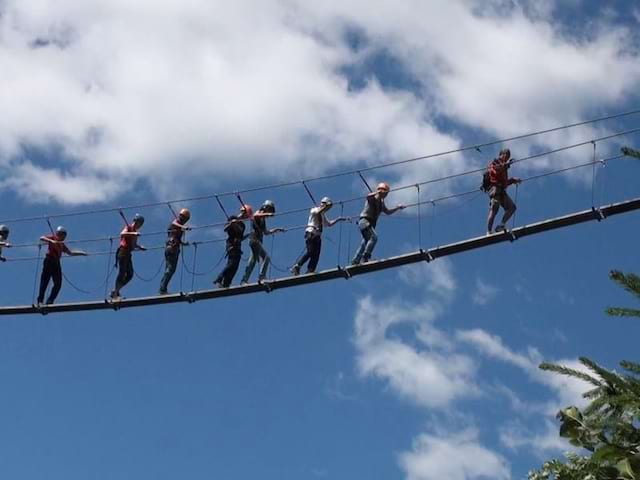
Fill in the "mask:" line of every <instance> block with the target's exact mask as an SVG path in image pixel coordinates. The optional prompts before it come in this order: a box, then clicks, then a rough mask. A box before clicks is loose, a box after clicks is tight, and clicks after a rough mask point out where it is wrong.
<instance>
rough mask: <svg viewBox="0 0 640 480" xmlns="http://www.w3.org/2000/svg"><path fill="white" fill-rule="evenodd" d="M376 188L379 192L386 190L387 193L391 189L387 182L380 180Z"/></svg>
mask: <svg viewBox="0 0 640 480" xmlns="http://www.w3.org/2000/svg"><path fill="white" fill-rule="evenodd" d="M377 190H378V191H379V192H387V193H389V192H390V191H391V187H390V186H389V184H388V183H387V182H380V183H379V184H378V188H377Z"/></svg>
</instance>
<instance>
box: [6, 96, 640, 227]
mask: <svg viewBox="0 0 640 480" xmlns="http://www.w3.org/2000/svg"><path fill="white" fill-rule="evenodd" d="M638 113H640V109H638V110H632V111H628V112H622V113H618V114H613V115H608V116H604V117H599V118H595V119H590V120H585V121H582V122H576V123H571V124H566V125H561V126H557V127H553V128H549V129H545V130H538V131H534V132H530V133H526V134H522V135H516V136H513V137H507V138H503V139H500V140H494V141H490V142H484V143H480V144H475V145H469V146H464V147H460V148H456V149H452V150H448V151H443V152H437V153H433V154H429V155H422V156H419V157H413V158H408V159H404V160H398V161H393V162H385V163H380V164H378V165H372V166H369V167H364V168H359V169H355V170H347V171H342V172H337V173H333V174H328V175H322V176H317V177H312V178H307V179H300V180H295V181H287V182H281V183H275V184H271V185H262V186H257V187H253V188H247V189H244V190H234V191H233V192H224V193H215V194H207V195H200V196H195V197H190V198H183V199H177V200H170V201H166V200H165V201H159V202H149V203H145V204H138V205H127V206H121V207H107V208H102V209H92V210H84V211H77V212H70V213H59V214H53V215H45V216H36V217H24V218H16V219H9V220H0V223H18V222H28V221H36V220H43V219H46V218H64V217H70V216H79V215H90V214H97V213H110V212H117V211H123V210H129V209H141V208H151V207H158V206H166V205H167V204H169V203H180V202H195V201H202V200H211V199H214V198H216V197H223V196H231V195H234V196H236V195H238V194H241V193H251V192H258V191H264V190H274V189H278V188H284V187H289V186H295V185H300V184H304V183H309V182H313V181H319V180H327V179H332V178H338V177H342V176H348V175H354V174H361V173H362V172H370V171H373V170H377V169H381V168H388V167H394V166H398V165H404V164H407V163H412V162H417V161H420V160H427V159H432V158H437V157H441V156H446V155H451V154H454V153H461V152H465V151H469V150H479V149H481V148H485V147H489V146H493V145H498V144H503V143H508V142H513V141H516V140H522V139H525V138H531V137H536V136H540V135H545V134H547V133H552V132H557V131H560V130H566V129H570V128H575V127H579V126H584V125H589V124H593V123H598V122H603V121H607V120H613V119H616V118H621V117H625V116H630V115H636V114H638ZM626 133H632V132H626Z"/></svg>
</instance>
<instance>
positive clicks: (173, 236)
mask: <svg viewBox="0 0 640 480" xmlns="http://www.w3.org/2000/svg"><path fill="white" fill-rule="evenodd" d="M190 218H191V212H190V211H189V210H188V209H187V208H183V209H182V210H180V213H179V214H178V216H177V217H176V218H175V219H174V220H173V222H171V223H170V224H169V226H168V227H167V236H168V238H167V242H166V245H165V249H164V263H165V270H164V275H163V276H162V280H161V281H160V291H159V294H160V295H166V294H167V293H169V292H168V291H167V288H168V287H169V282H170V281H171V278H172V277H173V274H174V273H176V268H177V267H178V259H179V258H180V247H182V246H183V245H188V243H185V242H183V241H182V237H183V236H184V232H186V231H187V230H190V228H189V227H187V226H186V223H187V222H188V221H189V219H190Z"/></svg>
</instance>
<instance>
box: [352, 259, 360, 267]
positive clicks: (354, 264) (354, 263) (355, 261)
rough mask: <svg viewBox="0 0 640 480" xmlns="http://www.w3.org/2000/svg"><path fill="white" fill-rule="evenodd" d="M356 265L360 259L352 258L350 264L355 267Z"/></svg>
mask: <svg viewBox="0 0 640 480" xmlns="http://www.w3.org/2000/svg"><path fill="white" fill-rule="evenodd" d="M356 265H360V260H352V261H351V266H353V267H355V266H356Z"/></svg>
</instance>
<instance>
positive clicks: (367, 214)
mask: <svg viewBox="0 0 640 480" xmlns="http://www.w3.org/2000/svg"><path fill="white" fill-rule="evenodd" d="M386 211H387V207H386V206H385V204H384V198H377V197H376V196H375V195H371V196H368V197H367V199H366V200H365V202H364V208H363V209H362V212H361V213H360V218H366V219H367V220H369V223H371V226H372V227H374V228H375V226H376V224H377V223H378V218H379V217H380V214H381V213H382V212H386Z"/></svg>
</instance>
